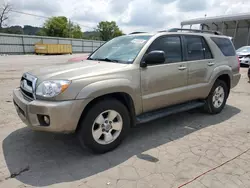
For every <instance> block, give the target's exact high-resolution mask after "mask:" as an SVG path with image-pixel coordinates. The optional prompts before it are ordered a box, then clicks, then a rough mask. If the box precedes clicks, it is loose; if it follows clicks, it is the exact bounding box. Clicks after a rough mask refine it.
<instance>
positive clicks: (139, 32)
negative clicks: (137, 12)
mask: <svg viewBox="0 0 250 188" xmlns="http://www.w3.org/2000/svg"><path fill="white" fill-rule="evenodd" d="M140 33H146V32H140V31H138V32H137V31H136V32H132V33H129V35H132V34H140Z"/></svg>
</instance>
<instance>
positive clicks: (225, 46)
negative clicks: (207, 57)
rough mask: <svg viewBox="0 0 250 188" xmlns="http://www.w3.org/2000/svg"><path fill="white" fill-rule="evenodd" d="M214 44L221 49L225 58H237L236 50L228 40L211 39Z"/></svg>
mask: <svg viewBox="0 0 250 188" xmlns="http://www.w3.org/2000/svg"><path fill="white" fill-rule="evenodd" d="M211 39H212V40H213V41H214V43H215V44H216V45H217V46H218V47H219V48H220V50H221V52H222V53H223V54H224V56H235V55H236V53H235V49H234V47H233V44H232V42H231V41H230V39H228V38H218V37H211Z"/></svg>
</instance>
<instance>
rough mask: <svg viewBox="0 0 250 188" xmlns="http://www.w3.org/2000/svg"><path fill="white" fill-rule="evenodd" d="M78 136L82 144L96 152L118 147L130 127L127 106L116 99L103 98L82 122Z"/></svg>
mask: <svg viewBox="0 0 250 188" xmlns="http://www.w3.org/2000/svg"><path fill="white" fill-rule="evenodd" d="M80 126H81V127H80V130H79V131H78V133H77V134H78V138H79V141H80V143H81V145H82V146H83V145H84V146H86V147H87V148H89V149H90V150H92V151H93V152H95V153H105V152H108V151H110V150H113V149H114V148H116V147H117V146H118V145H119V144H120V143H121V142H122V140H123V139H124V138H125V137H126V135H127V133H128V130H129V127H130V116H129V113H128V110H127V108H126V107H125V106H124V105H123V104H122V103H121V102H119V101H117V100H115V99H103V100H102V101H99V102H97V103H96V104H94V105H93V106H92V107H91V108H90V109H89V111H88V112H87V114H86V116H85V118H83V120H82V121H81V122H80Z"/></svg>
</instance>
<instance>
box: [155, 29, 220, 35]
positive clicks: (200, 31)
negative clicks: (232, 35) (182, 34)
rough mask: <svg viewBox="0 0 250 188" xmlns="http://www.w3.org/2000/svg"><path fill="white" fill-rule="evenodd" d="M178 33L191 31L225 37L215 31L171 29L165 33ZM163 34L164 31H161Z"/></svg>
mask: <svg viewBox="0 0 250 188" xmlns="http://www.w3.org/2000/svg"><path fill="white" fill-rule="evenodd" d="M178 31H189V32H191V33H209V34H214V35H223V34H222V33H221V32H219V31H213V30H199V29H181V28H173V29H169V30H167V31H165V32H178ZM160 32H163V31H160Z"/></svg>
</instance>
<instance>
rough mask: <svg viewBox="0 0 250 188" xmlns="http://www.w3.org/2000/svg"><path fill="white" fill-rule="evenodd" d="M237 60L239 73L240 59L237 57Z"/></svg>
mask: <svg viewBox="0 0 250 188" xmlns="http://www.w3.org/2000/svg"><path fill="white" fill-rule="evenodd" d="M237 59H238V71H239V72H240V58H239V57H238V56H237Z"/></svg>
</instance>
